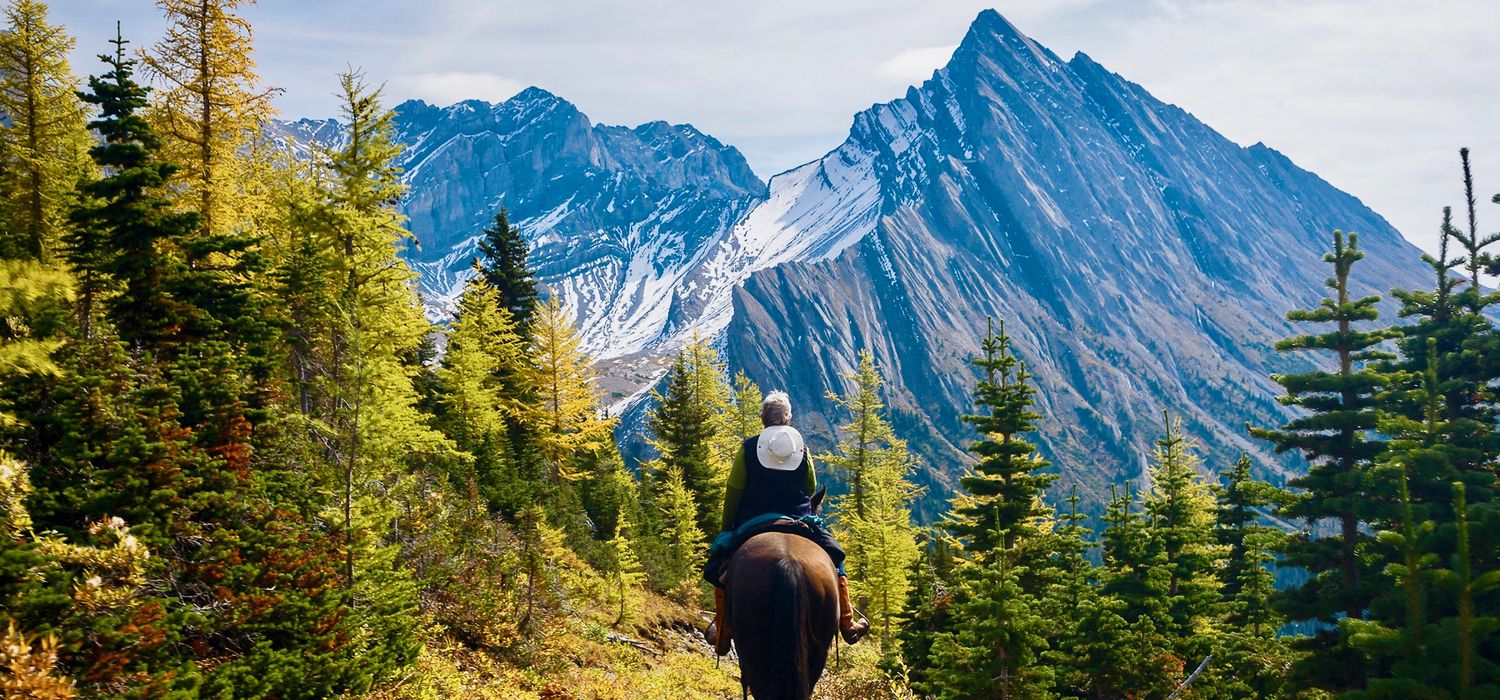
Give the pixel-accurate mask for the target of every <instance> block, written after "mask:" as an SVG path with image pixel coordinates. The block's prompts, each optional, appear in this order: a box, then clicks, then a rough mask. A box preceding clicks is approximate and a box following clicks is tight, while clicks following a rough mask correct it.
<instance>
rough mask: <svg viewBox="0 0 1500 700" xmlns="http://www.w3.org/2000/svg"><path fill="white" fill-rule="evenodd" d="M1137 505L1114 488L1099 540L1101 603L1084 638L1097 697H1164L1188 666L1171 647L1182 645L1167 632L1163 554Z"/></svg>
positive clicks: (1089, 619) (1089, 614)
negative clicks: (1112, 694)
mask: <svg viewBox="0 0 1500 700" xmlns="http://www.w3.org/2000/svg"><path fill="white" fill-rule="evenodd" d="M1134 502H1135V497H1134V493H1133V492H1132V491H1131V489H1130V488H1129V487H1128V486H1127V488H1126V489H1125V490H1124V492H1123V493H1120V492H1118V491H1114V490H1113V489H1111V497H1110V501H1109V504H1108V505H1107V507H1106V508H1105V512H1104V522H1105V523H1106V527H1105V529H1104V533H1103V536H1102V540H1101V541H1102V547H1101V550H1102V554H1103V559H1104V566H1103V570H1102V571H1101V579H1102V585H1101V587H1100V592H1101V600H1100V604H1099V605H1097V606H1095V607H1093V608H1092V609H1091V610H1089V611H1087V614H1086V616H1085V618H1084V620H1083V626H1084V629H1085V630H1086V632H1084V633H1086V634H1088V635H1089V638H1090V639H1094V640H1096V641H1095V642H1094V643H1093V644H1091V645H1090V646H1089V647H1088V648H1087V649H1086V654H1084V655H1083V656H1084V658H1085V659H1086V662H1085V666H1084V668H1085V669H1087V672H1088V675H1089V676H1090V677H1091V678H1093V679H1094V680H1093V684H1094V687H1095V688H1096V693H1097V692H1101V691H1102V692H1104V693H1105V694H1104V695H1103V696H1102V697H1109V695H1108V693H1109V692H1111V691H1113V692H1121V693H1127V694H1138V695H1141V696H1144V697H1155V696H1162V695H1165V694H1166V693H1168V692H1170V690H1171V689H1172V688H1173V687H1174V686H1175V685H1176V683H1177V681H1176V680H1174V679H1175V678H1179V677H1180V676H1181V674H1182V668H1183V665H1184V664H1183V659H1182V657H1180V656H1178V655H1177V654H1176V653H1175V650H1174V648H1173V647H1174V643H1175V642H1177V641H1178V640H1176V639H1173V638H1170V637H1168V636H1167V634H1166V631H1165V630H1166V629H1167V628H1168V627H1169V626H1170V625H1171V621H1170V616H1171V600H1170V596H1169V595H1168V579H1169V577H1170V574H1169V572H1168V571H1167V570H1166V569H1165V568H1164V567H1163V566H1162V565H1161V564H1162V554H1163V551H1162V548H1161V547H1159V546H1157V545H1156V543H1154V542H1153V541H1152V534H1151V531H1150V527H1149V525H1148V523H1147V521H1146V520H1145V518H1143V517H1142V515H1141V514H1140V513H1138V512H1136V511H1135V510H1134V508H1133V506H1134ZM1119 650H1125V651H1124V653H1123V654H1121V653H1119ZM1096 697H1100V695H1096Z"/></svg>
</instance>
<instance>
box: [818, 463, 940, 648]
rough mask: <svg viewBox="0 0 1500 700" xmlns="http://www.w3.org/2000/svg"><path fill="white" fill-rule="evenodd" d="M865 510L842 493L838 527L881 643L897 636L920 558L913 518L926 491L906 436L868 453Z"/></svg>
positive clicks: (858, 593)
mask: <svg viewBox="0 0 1500 700" xmlns="http://www.w3.org/2000/svg"><path fill="white" fill-rule="evenodd" d="M866 458H867V460H868V463H867V465H866V467H865V470H864V482H865V493H864V511H863V513H861V512H860V511H858V510H855V509H853V508H850V507H848V504H847V503H846V501H847V500H849V499H848V497H846V498H841V499H839V504H838V506H839V512H838V527H837V529H836V531H837V532H838V534H839V536H840V541H841V542H842V543H843V544H844V546H845V548H846V549H847V550H848V552H849V556H850V559H851V560H852V561H851V562H850V565H849V567H848V568H849V569H850V571H851V572H858V575H857V576H855V575H853V574H851V580H850V584H851V588H852V589H853V591H852V592H853V594H854V595H855V596H856V598H858V599H859V600H860V601H862V605H861V608H862V609H863V610H864V612H865V613H866V614H867V615H869V616H870V624H871V628H872V629H874V630H875V631H876V634H877V635H878V636H879V638H880V644H881V648H882V649H887V650H888V649H889V648H890V646H891V645H892V644H893V643H894V642H895V639H894V637H893V627H894V625H895V623H896V618H897V616H898V615H899V613H900V611H901V606H902V604H903V603H904V601H905V599H906V592H907V587H908V577H909V575H910V570H911V567H912V565H913V564H914V563H915V562H916V561H917V556H918V548H917V539H916V538H917V530H916V527H915V526H914V525H912V521H911V502H912V501H913V500H914V499H916V498H917V496H918V495H919V494H920V493H921V489H919V488H918V487H917V486H915V485H914V484H912V483H911V482H910V481H909V480H908V477H909V475H910V474H911V473H912V471H913V470H914V469H915V467H916V464H915V462H914V460H913V459H912V457H911V454H910V453H909V452H908V451H907V448H906V442H905V441H903V440H895V441H894V442H893V443H892V444H890V445H889V446H886V447H882V448H880V449H879V450H876V451H872V452H871V453H870V454H868V455H866Z"/></svg>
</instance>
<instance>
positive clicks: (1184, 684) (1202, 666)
mask: <svg viewBox="0 0 1500 700" xmlns="http://www.w3.org/2000/svg"><path fill="white" fill-rule="evenodd" d="M1212 658H1214V655H1213V654H1209V655H1208V656H1205V657H1203V663H1201V664H1198V668H1197V669H1196V670H1194V671H1193V672H1192V673H1190V674H1188V677H1187V678H1184V679H1183V681H1182V684H1181V685H1178V686H1177V690H1174V691H1172V694H1171V695H1168V696H1167V700H1173V698H1176V697H1178V696H1180V695H1182V691H1184V690H1186V689H1187V687H1188V685H1190V684H1192V682H1193V680H1194V679H1196V678H1197V677H1198V674H1200V673H1203V669H1205V668H1208V660H1209V659H1212Z"/></svg>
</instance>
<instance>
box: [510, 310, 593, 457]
mask: <svg viewBox="0 0 1500 700" xmlns="http://www.w3.org/2000/svg"><path fill="white" fill-rule="evenodd" d="M531 343H532V347H531V367H530V368H529V369H528V380H527V384H528V385H529V386H530V387H531V390H532V392H533V393H534V395H535V396H536V397H537V399H538V404H537V405H536V406H534V407H533V408H532V409H531V410H530V411H529V415H528V417H527V419H526V422H527V424H528V426H529V428H530V433H531V435H533V436H535V440H536V446H537V451H538V452H540V453H541V456H542V458H543V459H544V460H545V461H546V463H547V466H548V467H549V470H550V479H551V482H552V483H553V484H554V485H556V484H560V483H562V482H565V481H573V480H576V479H578V478H580V477H581V476H582V472H581V471H580V463H579V460H580V459H583V458H591V457H592V455H593V454H594V453H597V452H598V451H600V450H603V449H605V448H606V447H607V446H608V445H609V443H610V435H611V431H612V430H613V429H614V420H613V419H612V418H609V417H607V416H605V415H604V413H603V411H602V410H601V409H600V407H599V398H598V394H597V393H596V391H595V389H594V386H593V379H594V377H593V372H592V371H591V370H590V368H589V364H588V358H587V357H586V356H585V355H583V353H581V352H580V351H579V349H578V346H579V340H578V335H577V333H576V332H575V331H574V330H573V322H572V320H571V319H570V318H568V314H567V312H566V311H565V310H564V309H563V306H562V303H561V302H560V301H558V299H557V297H555V296H549V297H548V298H547V301H546V303H545V304H543V305H541V307H540V308H539V309H538V312H537V314H536V316H535V317H534V318H533V319H532V321H531Z"/></svg>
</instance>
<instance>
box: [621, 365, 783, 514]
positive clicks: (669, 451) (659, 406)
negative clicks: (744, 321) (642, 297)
mask: <svg viewBox="0 0 1500 700" xmlns="http://www.w3.org/2000/svg"><path fill="white" fill-rule="evenodd" d="M666 382H667V386H666V391H665V392H664V393H658V394H657V395H656V396H655V397H654V398H655V399H656V406H655V407H653V408H652V409H651V411H650V413H649V414H648V416H647V419H646V429H647V431H648V432H649V434H650V437H649V438H648V439H647V441H648V443H649V444H650V445H651V447H652V448H653V449H655V450H656V452H657V454H658V455H659V458H658V459H657V460H655V462H654V463H655V464H656V465H658V470H657V471H653V472H651V473H650V474H651V477H652V484H651V485H652V492H653V493H652V495H653V496H654V497H660V496H661V495H662V488H663V485H662V483H661V479H660V478H659V477H660V474H661V473H664V472H673V473H676V474H677V475H679V476H680V478H681V479H682V481H683V484H684V485H685V486H686V487H687V489H688V492H689V493H691V494H692V496H693V502H694V503H695V504H697V506H696V507H697V509H698V516H697V518H696V519H695V522H696V523H697V526H698V528H699V529H700V530H701V531H702V532H704V533H714V532H718V530H719V525H720V520H721V518H722V514H723V506H724V503H723V498H724V488H725V483H726V481H727V480H728V478H729V469H730V466H731V463H732V461H733V460H734V455H735V451H737V450H738V449H739V447H740V441H737V440H736V441H733V443H734V447H733V450H734V451H731V450H730V449H729V447H728V445H727V443H728V442H729V441H726V440H724V439H723V437H724V435H723V433H722V430H723V428H724V427H725V426H724V424H725V416H726V415H728V414H729V412H730V411H729V409H728V407H729V401H730V398H729V385H728V382H727V379H726V372H725V368H724V363H722V362H720V361H719V357H718V353H717V352H715V351H714V349H713V348H712V347H710V346H709V344H708V341H706V340H704V339H702V338H700V337H697V336H694V337H693V338H692V339H691V340H690V341H689V342H688V344H687V345H686V346H685V347H683V349H682V350H681V351H679V352H678V353H677V359H676V360H674V361H673V363H672V369H671V370H669V371H668V372H667V378H666ZM759 410H760V407H759V406H758V405H757V406H756V411H757V415H759ZM758 422H759V421H758V420H757V423H758Z"/></svg>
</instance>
